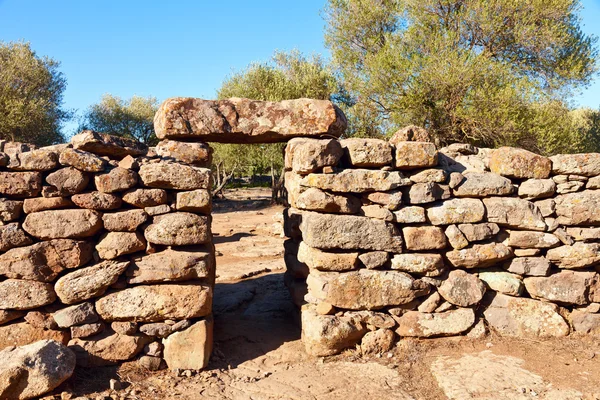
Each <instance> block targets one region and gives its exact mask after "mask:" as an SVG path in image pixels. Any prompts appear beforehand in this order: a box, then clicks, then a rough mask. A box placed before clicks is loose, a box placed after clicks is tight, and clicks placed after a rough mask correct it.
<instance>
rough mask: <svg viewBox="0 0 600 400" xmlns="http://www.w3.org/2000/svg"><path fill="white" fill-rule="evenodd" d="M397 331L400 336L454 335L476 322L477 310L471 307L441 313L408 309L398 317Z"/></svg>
mask: <svg viewBox="0 0 600 400" xmlns="http://www.w3.org/2000/svg"><path fill="white" fill-rule="evenodd" d="M397 321H398V324H399V326H398V328H397V329H396V333H397V334H398V335H399V336H400V337H434V336H453V335H459V334H461V333H463V332H465V331H467V330H468V329H469V328H470V327H472V326H473V324H474V323H475V312H474V311H473V309H471V308H458V309H456V310H451V311H445V312H440V313H422V312H419V311H408V312H406V313H405V314H404V315H402V316H401V317H400V318H398V319H397Z"/></svg>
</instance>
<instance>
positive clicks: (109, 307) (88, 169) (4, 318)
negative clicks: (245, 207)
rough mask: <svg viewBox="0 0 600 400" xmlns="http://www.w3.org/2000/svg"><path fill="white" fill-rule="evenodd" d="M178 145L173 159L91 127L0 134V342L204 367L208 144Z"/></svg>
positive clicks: (104, 361)
mask: <svg viewBox="0 0 600 400" xmlns="http://www.w3.org/2000/svg"><path fill="white" fill-rule="evenodd" d="M190 146H192V149H193V150H194V152H193V153H192V154H191V155H190V157H188V158H185V159H184V160H182V161H178V160H175V159H174V158H173V157H171V156H170V155H169V153H170V152H172V151H175V150H173V147H172V146H171V145H170V143H168V142H167V143H163V144H162V145H161V146H159V147H158V148H157V149H156V151H154V150H149V149H148V148H146V146H144V145H141V144H140V143H138V142H135V141H132V140H128V139H123V138H118V137H113V136H109V135H103V134H99V133H96V132H92V131H84V132H82V133H81V134H79V135H76V136H75V137H73V139H72V141H71V143H69V144H65V145H58V146H51V147H46V148H41V149H35V148H34V147H33V146H29V145H25V144H21V143H6V142H0V352H1V351H2V350H3V349H7V351H11V350H9V349H10V348H11V347H10V346H24V345H28V344H31V343H34V342H37V341H39V340H43V339H51V340H55V341H58V342H61V343H62V344H63V345H66V346H68V348H69V349H70V350H72V352H74V353H75V356H76V357H73V359H75V358H76V362H77V365H81V366H100V365H108V364H114V363H117V362H122V361H126V360H130V359H134V358H138V360H139V362H140V363H141V364H142V365H143V366H145V367H147V368H150V369H158V368H161V367H163V366H165V362H166V365H167V366H168V367H170V368H173V369H178V368H181V369H201V368H203V367H205V366H206V364H207V362H208V357H209V355H210V352H211V348H212V317H211V312H212V293H213V286H214V276H215V260H214V250H213V246H212V235H211V231H210V212H211V196H210V188H211V174H210V169H208V168H206V167H209V166H210V157H211V154H210V149H209V148H208V147H207V146H202V145H197V144H191V145H190ZM192 155H193V157H192ZM40 343H44V342H40ZM10 354H12V353H10ZM65 357H67V358H69V356H68V354H67V356H65ZM0 370H2V368H0ZM71 370H72V368H71ZM58 383H60V382H58ZM58 383H57V384H58ZM50 389H51V388H50ZM0 392H1V390H0ZM0 397H1V396H0Z"/></svg>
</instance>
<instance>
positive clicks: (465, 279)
mask: <svg viewBox="0 0 600 400" xmlns="http://www.w3.org/2000/svg"><path fill="white" fill-rule="evenodd" d="M438 292H439V294H440V295H441V296H442V297H443V298H444V299H445V300H446V301H448V302H450V303H451V304H454V305H457V306H460V307H468V306H472V305H474V304H477V303H479V302H480V301H481V299H482V298H483V295H484V294H485V285H484V284H483V282H482V281H481V280H479V278H477V277H476V276H475V275H472V274H469V273H467V272H465V271H462V270H459V269H457V270H453V271H450V273H449V274H448V278H447V279H445V280H444V281H443V283H442V285H441V286H440V287H439V288H438Z"/></svg>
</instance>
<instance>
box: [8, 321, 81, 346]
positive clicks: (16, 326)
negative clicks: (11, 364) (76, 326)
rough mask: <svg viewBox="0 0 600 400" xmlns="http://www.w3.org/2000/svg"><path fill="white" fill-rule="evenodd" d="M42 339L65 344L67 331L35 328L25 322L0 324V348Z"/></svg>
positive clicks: (22, 344)
mask: <svg viewBox="0 0 600 400" xmlns="http://www.w3.org/2000/svg"><path fill="white" fill-rule="evenodd" d="M43 339H49V340H55V341H57V342H59V343H62V344H65V345H66V344H67V343H68V341H69V332H66V331H54V330H47V329H43V328H36V327H34V326H33V325H31V324H29V323H27V322H15V323H12V324H7V325H2V326H0V349H4V348H6V347H9V346H25V345H28V344H31V343H34V342H37V341H38V340H43Z"/></svg>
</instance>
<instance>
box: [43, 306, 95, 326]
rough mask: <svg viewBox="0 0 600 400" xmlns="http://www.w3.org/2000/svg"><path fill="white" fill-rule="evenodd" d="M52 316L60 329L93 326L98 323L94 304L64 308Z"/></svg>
mask: <svg viewBox="0 0 600 400" xmlns="http://www.w3.org/2000/svg"><path fill="white" fill-rule="evenodd" d="M52 316H53V318H54V320H55V321H56V324H57V325H58V327H59V328H70V327H72V326H75V325H83V324H91V323H93V322H96V321H98V314H96V311H94V305H93V304H92V303H81V304H78V305H76V306H71V307H67V308H63V309H62V310H59V311H57V312H55V313H54V314H53V315H52Z"/></svg>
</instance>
